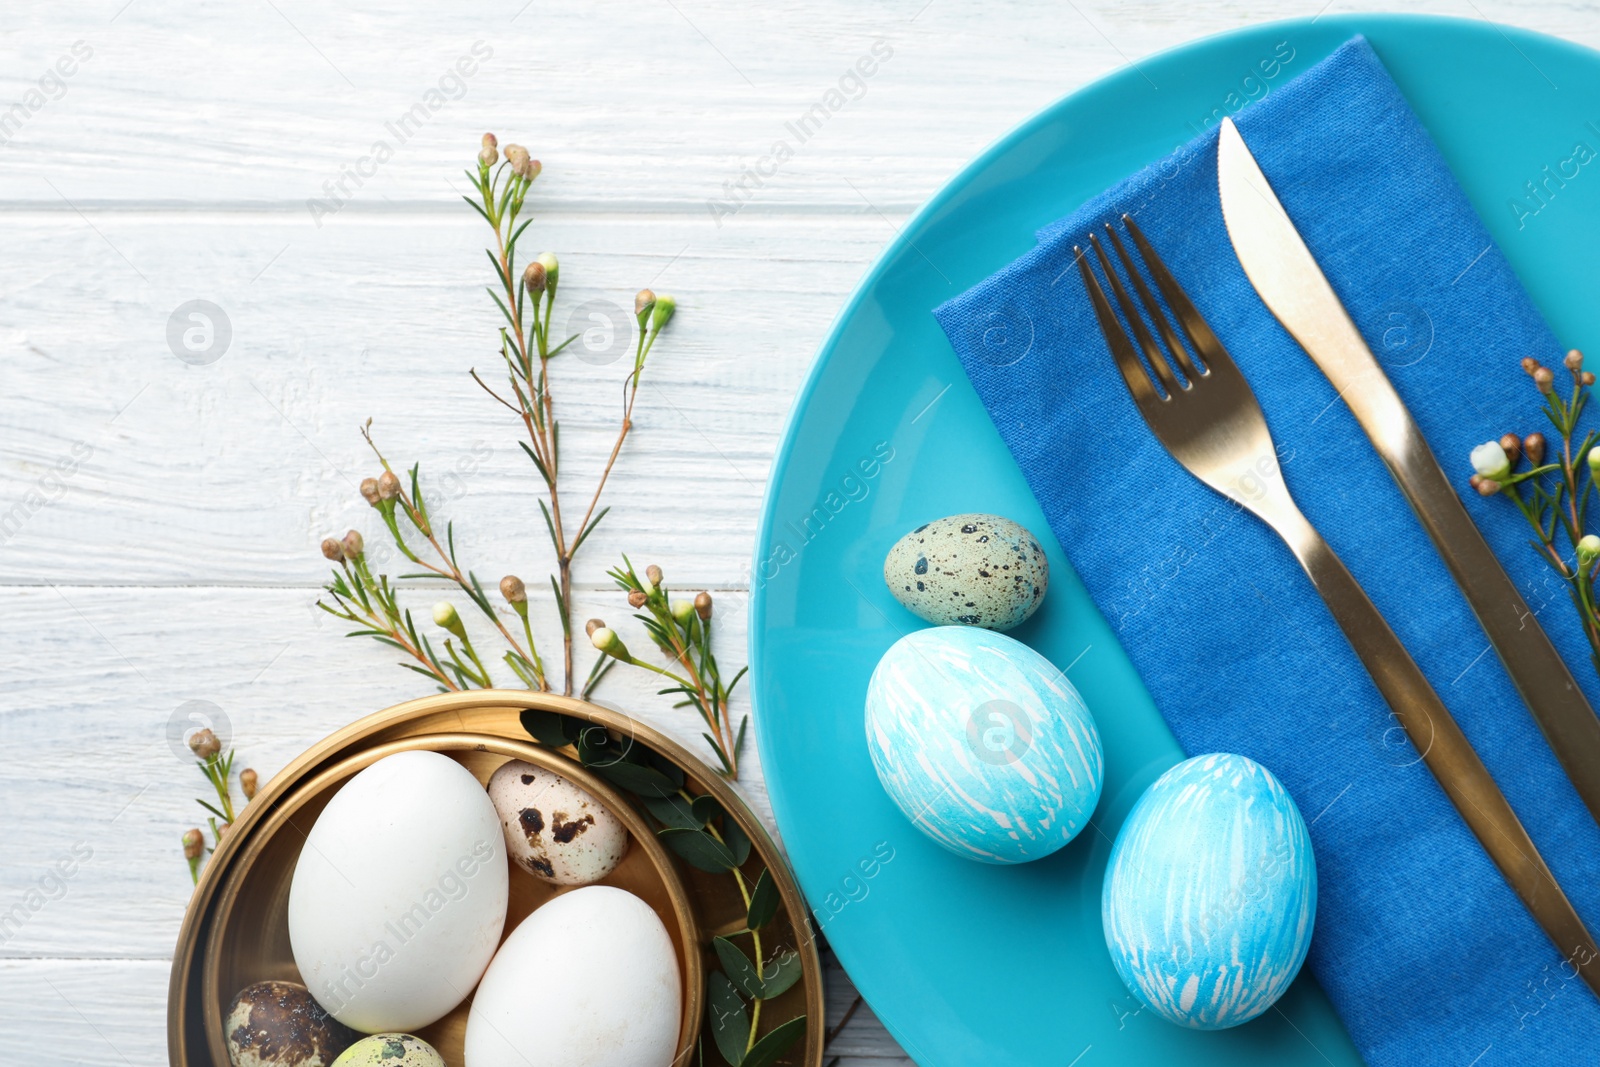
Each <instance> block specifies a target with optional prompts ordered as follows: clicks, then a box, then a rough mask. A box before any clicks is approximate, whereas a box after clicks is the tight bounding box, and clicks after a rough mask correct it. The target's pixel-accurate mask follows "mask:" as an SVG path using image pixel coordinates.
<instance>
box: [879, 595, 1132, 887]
mask: <svg viewBox="0 0 1600 1067" xmlns="http://www.w3.org/2000/svg"><path fill="white" fill-rule="evenodd" d="M867 747H868V749H869V750H870V752H871V753H872V762H873V765H874V766H875V767H877V770H878V778H879V780H880V781H881V782H882V783H883V788H884V789H885V790H886V791H887V792H888V794H889V796H890V797H891V798H892V799H893V800H894V802H895V804H896V805H898V806H899V808H900V810H901V811H902V812H904V813H905V816H906V818H908V819H910V820H911V822H912V824H913V825H915V826H916V827H917V829H919V830H921V831H922V832H923V833H925V834H927V835H928V836H929V837H931V838H932V839H933V840H934V841H937V842H938V843H939V844H941V845H943V846H944V847H945V848H947V849H949V850H950V851H951V852H954V853H955V854H956V855H958V856H964V857H966V858H967V859H974V860H980V861H982V862H984V863H1026V862H1027V861H1028V860H1036V859H1039V858H1040V857H1041V856H1048V855H1049V854H1050V853H1052V852H1054V851H1055V850H1056V849H1058V848H1060V847H1061V846H1062V845H1064V844H1066V843H1067V842H1068V841H1071V840H1072V838H1073V836H1074V835H1076V834H1077V832H1078V831H1079V830H1081V829H1083V827H1084V826H1085V825H1086V824H1087V823H1088V821H1089V816H1090V814H1091V813H1092V812H1093V811H1094V806H1095V804H1096V803H1097V802H1098V801H1099V800H1100V784H1101V779H1102V763H1103V760H1102V757H1101V752H1100V733H1099V731H1098V730H1096V729H1095V725H1094V719H1092V718H1091V717H1090V716H1089V709H1088V708H1087V707H1085V706H1084V703H1083V698H1082V697H1080V696H1079V695H1078V691H1077V690H1076V689H1074V688H1073V686H1072V683H1071V682H1069V681H1067V677H1066V675H1064V674H1063V673H1062V672H1061V671H1059V670H1057V669H1056V668H1055V666H1054V665H1053V664H1052V663H1051V662H1050V661H1049V660H1047V659H1045V658H1044V657H1043V656H1041V655H1039V653H1037V652H1035V651H1034V650H1033V649H1031V648H1029V647H1028V646H1027V645H1024V644H1023V643H1021V642H1020V641H1017V640H1016V639H1014V638H1010V637H1006V636H1005V635H1004V634H999V633H995V632H993V631H991V630H983V629H978V628H976V627H969V626H937V627H934V628H933V629H929V630H918V631H916V632H915V633H911V634H908V635H906V636H905V637H902V638H901V639H900V640H898V641H896V642H895V643H894V644H893V645H892V646H891V647H890V648H889V651H887V652H885V653H884V654H883V658H882V659H881V660H879V661H878V667H877V669H876V670H874V671H873V672H872V681H871V683H870V684H869V685H868V686H867Z"/></svg>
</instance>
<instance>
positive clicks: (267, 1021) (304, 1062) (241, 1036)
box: [224, 982, 357, 1067]
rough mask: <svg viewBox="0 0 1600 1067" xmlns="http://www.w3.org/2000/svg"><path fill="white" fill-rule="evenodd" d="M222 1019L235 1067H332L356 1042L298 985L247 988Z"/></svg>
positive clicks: (350, 1032) (266, 984) (265, 984)
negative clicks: (352, 1043) (335, 1060)
mask: <svg viewBox="0 0 1600 1067" xmlns="http://www.w3.org/2000/svg"><path fill="white" fill-rule="evenodd" d="M224 1019H225V1022H224V1027H225V1032H226V1034H227V1038H228V1061H229V1062H230V1063H232V1064H233V1067H329V1065H330V1064H332V1063H333V1062H334V1057H335V1056H337V1055H339V1053H341V1052H343V1051H344V1050H345V1049H347V1048H349V1047H350V1044H351V1042H353V1041H355V1039H356V1037H357V1034H356V1032H355V1031H354V1030H351V1029H350V1028H349V1027H347V1026H345V1025H344V1024H343V1023H341V1022H339V1021H338V1020H337V1019H335V1018H334V1017H333V1016H331V1015H329V1014H328V1013H327V1012H326V1011H324V1010H323V1008H322V1005H320V1004H318V1003H317V1002H316V999H315V998H313V997H312V995H311V994H310V993H309V992H307V991H306V987H305V986H303V985H300V984H298V983H295V982H257V983H256V984H254V985H249V986H245V987H244V988H243V989H241V990H239V993H238V995H237V996H235V997H234V998H233V1003H232V1004H231V1005H230V1006H229V1007H228V1014H227V1015H226V1016H224Z"/></svg>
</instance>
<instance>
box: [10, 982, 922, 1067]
mask: <svg viewBox="0 0 1600 1067" xmlns="http://www.w3.org/2000/svg"><path fill="white" fill-rule="evenodd" d="M168 967H169V962H168V961H167V960H108V959H29V960H16V959H9V960H0V1062H3V1063H14V1064H28V1065H29V1067H57V1065H62V1067H65V1065H69V1064H70V1065H74V1067H77V1065H81V1064H115V1063H127V1064H152V1065H153V1064H159V1063H165V1062H166V1040H167V1034H166V996H167V975H168ZM828 990H829V998H828V1003H829V1020H830V1024H832V1023H836V1022H837V1021H838V1018H839V1016H840V1015H842V1014H843V1011H844V1010H845V1006H847V1005H848V1003H849V1001H850V999H851V998H852V997H853V995H854V994H853V991H852V989H851V987H850V984H849V979H848V978H847V977H846V976H845V974H844V972H843V971H841V970H839V968H838V965H837V964H832V965H831V966H830V968H829V971H828ZM829 1051H830V1057H831V1056H833V1055H837V1056H839V1057H840V1059H839V1062H838V1065H837V1067H901V1065H910V1063H911V1061H910V1060H909V1059H907V1058H906V1057H905V1056H904V1055H903V1054H902V1053H901V1052H900V1051H899V1049H898V1047H897V1046H896V1045H895V1044H894V1042H893V1039H891V1038H890V1037H889V1035H888V1034H887V1033H886V1032H885V1031H884V1029H883V1027H882V1025H881V1024H879V1023H878V1021H877V1019H876V1018H874V1017H873V1015H872V1013H871V1010H870V1009H868V1008H866V1007H862V1008H861V1009H860V1010H858V1011H857V1012H856V1014H855V1016H854V1017H853V1018H852V1019H851V1021H850V1024H849V1025H848V1026H847V1027H845V1029H844V1030H843V1031H842V1032H841V1033H840V1035H839V1037H838V1039H836V1040H835V1041H834V1043H833V1044H832V1046H830V1050H829Z"/></svg>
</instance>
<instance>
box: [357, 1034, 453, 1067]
mask: <svg viewBox="0 0 1600 1067" xmlns="http://www.w3.org/2000/svg"><path fill="white" fill-rule="evenodd" d="M333 1067H446V1064H445V1062H444V1057H443V1056H441V1055H439V1053H438V1052H437V1051H436V1050H435V1049H434V1047H433V1046H432V1045H430V1044H428V1043H427V1042H426V1041H424V1040H422V1038H420V1037H412V1036H411V1035H410V1034H373V1035H372V1036H371V1037H364V1038H362V1039H361V1040H360V1041H357V1042H356V1043H355V1044H353V1045H351V1046H350V1047H349V1048H347V1049H345V1052H344V1055H343V1056H340V1057H339V1058H338V1059H337V1060H334V1061H333Z"/></svg>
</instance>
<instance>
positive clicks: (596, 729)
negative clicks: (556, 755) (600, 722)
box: [578, 726, 612, 767]
mask: <svg viewBox="0 0 1600 1067" xmlns="http://www.w3.org/2000/svg"><path fill="white" fill-rule="evenodd" d="M610 742H611V738H610V736H609V735H608V734H607V733H606V731H605V728H604V727H602V726H588V727H585V728H584V730H583V731H582V732H581V733H579V734H578V762H579V763H582V764H583V765H584V766H585V767H596V766H597V765H599V766H603V765H609V764H611V763H612V758H611V753H610V752H608V751H607V750H606V746H607V745H608V744H610Z"/></svg>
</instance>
